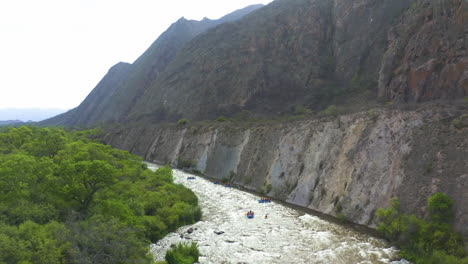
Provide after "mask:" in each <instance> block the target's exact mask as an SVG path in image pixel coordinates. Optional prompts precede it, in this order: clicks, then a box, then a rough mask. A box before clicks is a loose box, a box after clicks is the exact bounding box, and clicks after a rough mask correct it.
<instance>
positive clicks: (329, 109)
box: [322, 105, 338, 116]
mask: <svg viewBox="0 0 468 264" xmlns="http://www.w3.org/2000/svg"><path fill="white" fill-rule="evenodd" d="M322 113H323V114H325V115H327V116H337V115H338V108H337V107H336V106H334V105H330V106H329V107H327V108H326V109H325V110H323V111H322Z"/></svg>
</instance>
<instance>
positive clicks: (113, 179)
mask: <svg viewBox="0 0 468 264" xmlns="http://www.w3.org/2000/svg"><path fill="white" fill-rule="evenodd" d="M92 134H93V131H87V132H65V131H63V130H61V129H56V128H38V127H25V126H23V127H19V128H3V129H2V131H1V132H0V263H23V264H25V263H44V264H45V263H47V264H50V263H151V257H150V256H149V255H148V251H149V244H150V242H154V241H157V240H158V239H160V238H162V237H163V236H164V235H166V234H167V233H168V232H170V231H172V230H175V229H176V228H177V227H179V226H182V225H186V224H189V223H193V222H195V221H197V220H199V219H200V217H201V211H200V209H199V207H198V205H197V204H198V200H197V197H196V196H195V195H194V194H193V193H192V192H191V191H190V190H189V189H186V188H184V187H183V186H181V185H176V184H174V183H173V179H172V171H171V169H170V168H169V167H163V168H160V169H159V170H157V171H156V172H153V171H151V170H148V169H147V167H146V165H144V164H143V163H142V162H141V161H142V160H141V159H140V158H138V157H136V156H134V155H131V154H129V153H128V152H125V151H121V150H117V149H113V148H111V147H109V146H105V145H102V144H99V143H97V142H94V141H92V140H90V139H88V137H87V136H90V135H92Z"/></svg>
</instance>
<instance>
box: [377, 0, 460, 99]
mask: <svg viewBox="0 0 468 264" xmlns="http://www.w3.org/2000/svg"><path fill="white" fill-rule="evenodd" d="M388 39H389V46H388V48H387V51H386V53H385V55H384V57H383V60H382V66H381V70H380V77H379V96H380V97H382V98H385V99H388V100H395V101H404V102H408V101H412V102H415V101H416V102H419V101H429V100H434V99H450V98H459V97H463V96H466V95H468V2H467V1H464V0H444V1H428V0H424V1H415V2H413V4H412V6H411V8H410V9H409V10H408V12H406V14H405V15H404V16H403V17H402V18H401V20H400V22H399V23H398V24H397V25H396V26H395V27H393V28H392V29H391V30H390V31H389V32H388Z"/></svg>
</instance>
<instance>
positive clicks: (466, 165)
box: [105, 108, 468, 237]
mask: <svg viewBox="0 0 468 264" xmlns="http://www.w3.org/2000/svg"><path fill="white" fill-rule="evenodd" d="M462 112H463V111H461V112H460V111H459V110H454V109H452V110H443V109H438V110H431V109H429V108H428V109H425V110H418V111H406V112H403V111H398V110H394V111H389V110H386V111H381V112H375V111H371V112H364V113H359V114H354V115H348V116H341V117H339V118H331V119H330V118H329V119H326V118H325V119H321V120H309V121H301V122H292V123H288V124H264V125H252V126H247V127H246V126H244V127H239V126H233V125H209V126H206V125H205V126H202V125H198V126H197V125H194V126H191V127H188V128H184V127H180V126H179V127H178V126H153V127H151V126H143V127H141V128H136V127H132V128H130V127H127V128H120V129H113V130H109V132H110V133H109V134H108V135H107V137H106V138H105V141H106V142H107V143H109V144H111V145H113V146H116V147H119V148H122V149H125V150H128V151H130V152H133V153H135V154H138V155H140V156H142V157H145V159H146V160H149V161H154V162H157V163H161V164H171V165H177V162H178V161H181V160H184V161H191V162H192V163H194V164H196V169H198V170H200V171H203V172H204V173H205V174H206V175H207V176H209V177H212V178H216V179H222V178H225V177H230V176H233V177H232V178H231V181H233V182H234V183H235V184H238V185H241V186H243V187H245V188H248V189H251V190H254V191H261V190H262V189H263V190H265V189H266V190H267V191H268V193H267V194H268V195H270V196H272V197H275V198H277V199H280V200H283V201H286V202H288V203H292V204H295V205H300V206H303V207H307V208H311V209H314V210H317V211H320V212H323V213H326V214H330V215H335V216H337V215H339V214H341V215H344V216H346V218H347V219H349V220H350V221H353V222H356V223H360V224H363V225H367V226H371V227H372V226H374V224H375V222H374V221H375V218H374V217H375V211H376V210H377V209H378V208H381V207H386V206H388V205H389V202H390V199H391V198H392V197H394V196H397V197H399V198H400V200H401V204H402V206H403V207H404V208H403V209H404V210H406V211H407V212H411V213H415V212H416V213H417V214H419V215H424V214H425V210H426V208H425V206H426V201H427V198H428V197H429V196H430V195H432V194H433V193H434V192H437V191H441V192H445V193H448V194H450V196H451V197H452V198H453V199H454V200H455V202H456V226H457V228H458V229H459V230H460V231H461V232H463V233H464V235H465V237H468V228H467V226H466V223H467V222H468V206H467V204H466V201H467V198H468V196H467V195H468V174H467V172H468V162H467V159H466V157H468V128H462V129H457V128H455V127H454V126H453V125H452V120H453V119H454V118H456V117H457V116H459V115H460V114H461V113H462ZM231 171H232V172H233V173H231ZM269 185H271V190H270V188H269Z"/></svg>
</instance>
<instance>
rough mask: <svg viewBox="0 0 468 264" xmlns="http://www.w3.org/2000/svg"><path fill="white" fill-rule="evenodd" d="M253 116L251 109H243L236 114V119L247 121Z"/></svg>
mask: <svg viewBox="0 0 468 264" xmlns="http://www.w3.org/2000/svg"><path fill="white" fill-rule="evenodd" d="M251 116H252V113H251V112H250V111H249V110H242V111H240V112H238V113H236V114H235V115H234V117H233V118H234V120H236V121H247V120H248V119H249V118H250V117H251Z"/></svg>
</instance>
